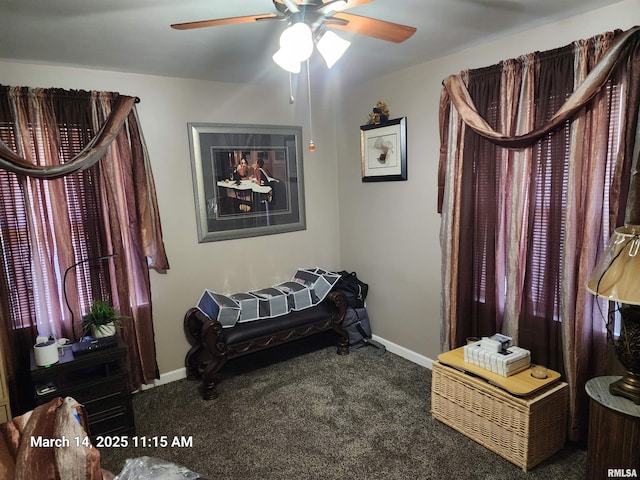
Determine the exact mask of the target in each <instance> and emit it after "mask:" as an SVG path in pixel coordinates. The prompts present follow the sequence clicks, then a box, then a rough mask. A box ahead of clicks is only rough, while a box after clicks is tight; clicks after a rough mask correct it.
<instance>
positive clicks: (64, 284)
mask: <svg viewBox="0 0 640 480" xmlns="http://www.w3.org/2000/svg"><path fill="white" fill-rule="evenodd" d="M117 256H118V254H117V253H110V254H108V255H103V256H101V257H89V258H84V259H82V260H80V261H79V262H76V263H74V264H73V265H71V266H70V267H68V268H67V269H66V270H65V271H64V276H63V277H62V294H63V296H64V302H65V303H66V305H67V309H68V310H69V313H70V314H71V331H72V334H73V339H74V340H77V339H78V338H77V337H76V329H75V318H74V315H73V309H72V308H71V305H69V298H68V297H67V275H68V274H69V272H70V271H71V270H73V269H74V268H76V267H78V266H80V265H82V264H83V263H93V262H97V261H101V260H107V259H109V258H114V257H117Z"/></svg>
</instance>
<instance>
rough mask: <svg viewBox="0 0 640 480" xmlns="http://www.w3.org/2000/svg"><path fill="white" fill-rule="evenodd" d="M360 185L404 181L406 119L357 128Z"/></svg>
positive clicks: (405, 177) (405, 168)
mask: <svg viewBox="0 0 640 480" xmlns="http://www.w3.org/2000/svg"><path fill="white" fill-rule="evenodd" d="M360 151H361V154H362V159H361V161H362V181H363V182H386V181H390V180H406V179H407V117H402V118H395V119H393V120H389V121H387V122H386V123H383V124H371V125H362V126H361V127H360Z"/></svg>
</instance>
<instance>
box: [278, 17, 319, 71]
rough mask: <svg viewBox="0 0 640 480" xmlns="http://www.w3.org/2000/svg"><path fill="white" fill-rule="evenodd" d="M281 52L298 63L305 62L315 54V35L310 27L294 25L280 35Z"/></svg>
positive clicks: (303, 24)
mask: <svg viewBox="0 0 640 480" xmlns="http://www.w3.org/2000/svg"><path fill="white" fill-rule="evenodd" d="M280 50H284V51H286V52H287V54H289V55H291V57H292V58H295V59H296V60H297V61H298V62H303V61H305V60H306V59H307V58H309V57H310V56H311V53H312V52H313V35H312V33H311V28H310V27H309V25H307V24H306V23H303V22H298V23H294V24H293V25H291V26H290V27H289V28H287V29H286V30H285V31H284V32H282V35H280Z"/></svg>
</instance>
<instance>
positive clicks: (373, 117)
mask: <svg viewBox="0 0 640 480" xmlns="http://www.w3.org/2000/svg"><path fill="white" fill-rule="evenodd" d="M388 121H389V109H388V108H387V106H386V105H385V103H384V102H383V101H382V100H378V102H377V103H376V106H375V107H373V113H370V114H369V121H368V122H367V125H380V124H385V123H387V122H388Z"/></svg>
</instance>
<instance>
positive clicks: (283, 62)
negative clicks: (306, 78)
mask: <svg viewBox="0 0 640 480" xmlns="http://www.w3.org/2000/svg"><path fill="white" fill-rule="evenodd" d="M271 58H273V61H274V62H276V64H277V65H278V66H279V67H280V68H282V69H283V70H286V71H287V72H290V73H300V61H299V60H298V59H297V58H295V57H294V56H292V55H291V54H290V52H289V51H288V50H285V49H284V48H280V50H278V51H277V52H276V53H274V54H273V57H271Z"/></svg>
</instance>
